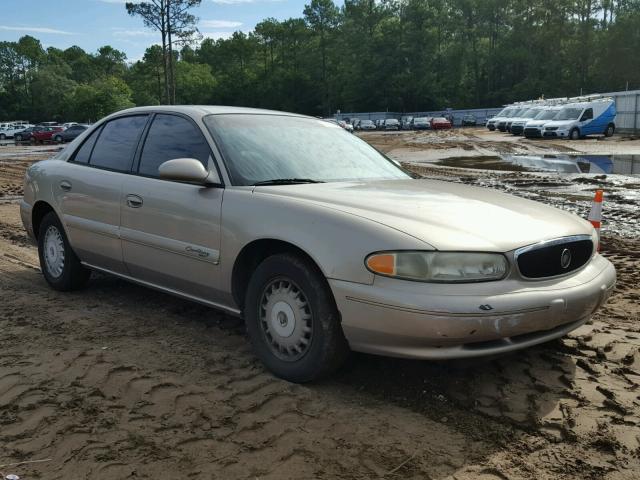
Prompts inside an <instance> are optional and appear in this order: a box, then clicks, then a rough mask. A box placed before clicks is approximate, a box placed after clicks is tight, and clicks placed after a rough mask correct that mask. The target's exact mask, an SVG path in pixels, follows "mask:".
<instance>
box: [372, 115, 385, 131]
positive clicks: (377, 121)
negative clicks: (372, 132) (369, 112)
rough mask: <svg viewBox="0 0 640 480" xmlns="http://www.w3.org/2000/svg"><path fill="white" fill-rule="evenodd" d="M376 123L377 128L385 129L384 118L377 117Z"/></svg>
mask: <svg viewBox="0 0 640 480" xmlns="http://www.w3.org/2000/svg"><path fill="white" fill-rule="evenodd" d="M374 123H375V125H376V130H383V129H384V120H382V119H380V118H379V119H377V120H375V121H374Z"/></svg>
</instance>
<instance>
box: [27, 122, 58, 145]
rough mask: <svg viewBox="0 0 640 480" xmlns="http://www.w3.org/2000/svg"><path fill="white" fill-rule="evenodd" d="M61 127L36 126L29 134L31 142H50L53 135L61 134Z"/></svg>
mask: <svg viewBox="0 0 640 480" xmlns="http://www.w3.org/2000/svg"><path fill="white" fill-rule="evenodd" d="M62 131H63V129H62V127H60V126H58V127H39V126H37V125H36V127H35V128H34V130H33V132H31V141H32V142H35V143H45V142H51V141H52V140H51V138H52V137H53V135H54V134H56V133H58V132H62Z"/></svg>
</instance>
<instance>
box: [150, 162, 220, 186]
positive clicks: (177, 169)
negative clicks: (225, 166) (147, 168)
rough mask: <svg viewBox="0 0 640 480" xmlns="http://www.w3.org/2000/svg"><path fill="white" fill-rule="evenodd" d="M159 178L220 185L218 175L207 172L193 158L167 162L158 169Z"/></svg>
mask: <svg viewBox="0 0 640 480" xmlns="http://www.w3.org/2000/svg"><path fill="white" fill-rule="evenodd" d="M158 172H159V173H160V178H164V179H166V180H177V181H180V182H191V183H197V184H200V185H220V183H221V182H220V178H219V177H218V173H217V172H216V171H215V170H214V171H211V172H208V171H207V169H206V168H204V166H203V165H202V163H201V162H200V161H199V160H196V159H195V158H176V159H174V160H167V161H166V162H164V163H163V164H162V165H160V166H159V167H158Z"/></svg>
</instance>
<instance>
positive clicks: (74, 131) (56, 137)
mask: <svg viewBox="0 0 640 480" xmlns="http://www.w3.org/2000/svg"><path fill="white" fill-rule="evenodd" d="M87 128H89V125H80V124H78V123H76V124H75V125H71V126H70V127H68V128H66V129H65V130H62V131H61V132H55V133H54V134H53V135H52V136H51V139H52V140H53V141H54V142H58V143H64V142H70V141H71V140H73V139H75V138H76V137H77V136H78V135H80V134H81V133H82V132H84V131H85V130H86V129H87Z"/></svg>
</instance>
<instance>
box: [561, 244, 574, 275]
mask: <svg viewBox="0 0 640 480" xmlns="http://www.w3.org/2000/svg"><path fill="white" fill-rule="evenodd" d="M570 264H571V250H569V249H568V248H565V249H564V250H562V253H561V254H560V266H561V267H562V268H563V269H565V270H566V269H567V268H569V265H570Z"/></svg>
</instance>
